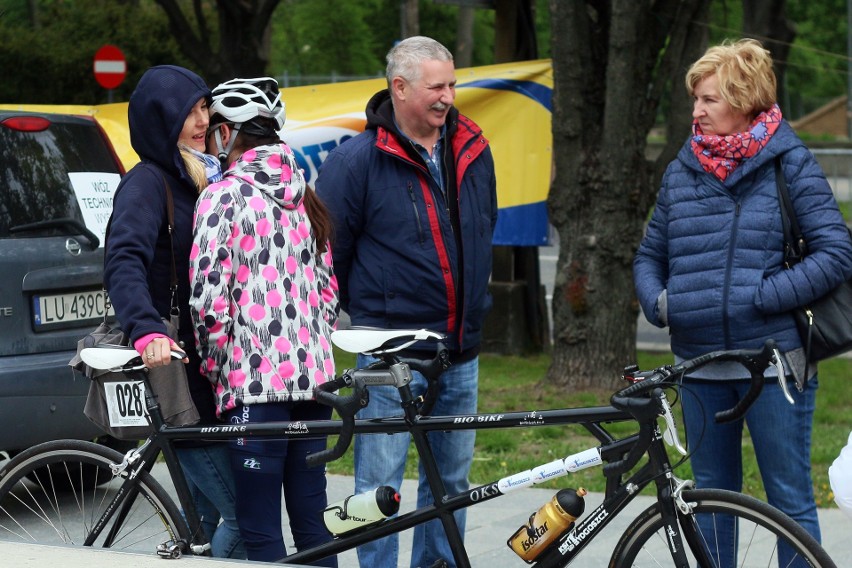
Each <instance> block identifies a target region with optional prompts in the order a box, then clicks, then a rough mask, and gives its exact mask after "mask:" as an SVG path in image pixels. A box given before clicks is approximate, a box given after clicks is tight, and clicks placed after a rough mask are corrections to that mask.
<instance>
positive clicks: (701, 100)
mask: <svg viewBox="0 0 852 568" xmlns="http://www.w3.org/2000/svg"><path fill="white" fill-rule="evenodd" d="M686 84H687V89H688V91H689V93H690V94H691V95H692V97H693V99H694V107H693V113H692V116H693V118H694V122H693V136H691V137H690V138H689V139H688V140H687V141H686V143H685V144H684V146H683V148H682V149H681V150H680V153H679V154H678V156H677V158H676V159H675V160H674V161H673V162H672V163H671V164H670V165H669V167H668V169H667V170H666V173H665V176H664V177H663V183H662V187H661V188H660V192H659V195H658V198H657V204H656V208H655V210H654V213H653V216H652V218H651V221H650V223H649V225H648V229H647V233H646V235H645V237H644V239H643V240H642V243H641V245H640V247H639V250H638V253H637V255H636V259H635V263H634V278H635V283H636V292H637V294H638V297H639V301H640V303H641V305H642V310H643V312H644V313H645V317H646V318H647V319H648V321H650V322H651V323H653V324H654V325H656V326H658V327H664V326H666V325H668V326H669V330H670V333H671V348H672V352H673V353H674V355H675V358H676V360H678V361H680V360H683V359H687V358H691V357H695V356H698V355H701V354H703V353H707V352H710V351H715V350H725V349H753V348H760V347H761V346H762V345H763V344H764V342H765V341H766V340H767V339H770V338H771V339H774V340H775V341H776V342H777V343H778V346H779V348H780V350H781V351H782V352H783V353H784V355H785V357H786V361H787V363H788V365H787V367H789V368H790V369H789V370H788V373H790V374H789V375H788V377H787V379H786V380H788V381H790V384H791V385H794V384H795V383H794V382H793V381H792V377H799V378H800V380H805V381H806V382H805V385H804V388H803V389H802V390H801V391H800V390H798V389H796V388H794V387H791V389H790V390H791V391H792V394H793V397H794V398H795V405H793V406H791V405H790V404H788V403H787V402H786V401H785V400H784V397H783V395H782V392H781V388H780V386H779V385H778V384H777V382H776V381H775V380H772V381H767V384H766V388H765V389H764V391H763V394H762V395H761V396H760V397H759V398H758V400H757V402H756V404H755V405H754V407H753V408H752V409H751V410H750V411H749V413H748V414H747V415H746V417H745V423H746V424H748V428H749V433H750V435H751V438H752V441H753V444H754V451H755V454H756V456H757V461H758V466H759V467H760V472H761V476H762V478H763V484H764V487H765V489H766V494H767V498H768V500H769V502H770V503H771V504H772V505H774V506H776V507H778V508H779V509H781V510H782V511H784V512H785V513H787V514H788V515H790V516H791V517H793V518H794V519H796V520H797V521H798V522H799V523H800V524H801V525H802V526H803V527H805V528H806V529H807V530H808V532H810V533H811V534H812V535H813V536H815V537H816V538H817V539H819V536H820V532H819V524H818V520H817V512H816V504H815V502H814V497H813V487H812V482H811V468H810V454H811V452H810V450H811V424H812V421H813V410H814V400H815V396H816V389H817V384H818V383H817V377H816V365H814V364H811V365H808V364H806V362H805V356H804V350H803V348H802V343H801V340H800V338H799V334H798V332H797V329H796V325H795V322H794V320H793V316H792V310H794V309H795V308H797V307H799V306H802V305H805V304H807V303H808V302H811V301H813V300H815V299H817V298H819V297H821V296H823V295H825V294H826V293H828V292H829V291H830V290H831V289H833V288H835V287H836V286H837V285H839V284H840V283H841V282H842V281H844V280H845V279H848V278H850V276H852V243H850V239H849V234H848V232H847V229H846V225H845V224H844V221H843V218H842V217H841V214H840V211H839V210H838V207H837V202H836V201H835V199H834V196H833V194H832V191H831V188H830V187H829V185H828V182H827V181H826V179H825V175H824V174H823V172H822V170H821V168H820V166H819V164H817V162H816V161H815V159H814V157H813V155H812V154H811V153H810V151H809V150H808V149H807V148H806V147H805V146H804V144H803V143H802V141H801V140H800V139H799V138H798V137H797V136H796V134H795V133H794V132H793V130H792V128H791V127H790V126H789V124H787V122H786V121H784V120H783V119H782V116H781V110H780V109H779V108H778V105H777V104H775V74H774V73H773V71H772V58H771V56H770V54H769V52H768V51H766V50H765V49H763V47H762V46H761V45H760V43H759V42H757V41H755V40H741V41H738V42H736V43H733V44H723V45H721V46H716V47H712V48H710V49H709V50H708V51H707V52H706V53H705V55H704V56H703V57H702V58H701V59H699V60H698V61H697V62H696V63H694V64H693V65H692V67H691V68H690V70H689V71H688V73H687V76H686ZM777 159H780V161H781V169H782V171H783V175H784V177H785V180H786V183H787V186H788V188H789V193H790V197H791V199H792V202H793V208H794V209H795V214H796V217H797V219H798V222H799V225H800V226H801V229H802V232H803V234H804V238H805V240H806V242H807V243H808V247H809V251H810V254H809V255H808V256H807V257H806V258H805V259H804V261H803V262H801V263H799V264H797V265H795V266H794V267H793V268H792V269H787V268H785V266H784V263H783V261H784V236H783V232H782V225H781V210H780V205H779V201H778V194H777V189H776V183H775V161H776V160H777ZM772 373H774V369H771V370H770V371H768V372H767V375H770V374H772ZM748 376H749V375H748V373H747V371H746V370H745V369H744V368H743V367H742V366H741V365H739V364H738V363H730V362H728V363H717V364H711V365H708V366H705V367H703V368H702V369H700V370H698V371H695V372H694V373H693V374H692V375H691V376H689V377H686V378H685V379H684V384H685V386H686V388H685V389H684V391H683V410H684V418H685V422H686V428H687V439H688V442H689V446H690V450H691V451H692V452H693V453H692V458H691V460H692V467H693V470H694V473H695V479H696V482H697V484H698V485H699V487H717V488H724V489H731V490H734V491H741V490H742V463H741V457H740V456H741V442H742V430H743V422H742V421H738V422H736V423H734V424H725V425H722V424H716V423H715V422H714V421H713V415H714V414H715V412H716V411H718V410H723V409H727V408H731V407H733V406H734V404H735V403H736V402H737V401H738V400H739V399H740V397H741V396H742V395H743V393H744V392H745V390H747V381H746V380H745V379H747V378H748ZM728 544H729V546H728V547H727V548H726V551H728V552H729V553H731V554H732V553H733V552H734V549H735V545H734V543H733V542H732V541H729V543H728ZM782 552H783V551H782ZM725 565H727V564H725ZM782 565H786V564H784V563H782Z"/></svg>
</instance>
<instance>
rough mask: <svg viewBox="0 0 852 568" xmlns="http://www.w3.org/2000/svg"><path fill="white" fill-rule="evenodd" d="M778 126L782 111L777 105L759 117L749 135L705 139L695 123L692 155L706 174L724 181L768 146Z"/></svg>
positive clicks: (713, 135) (712, 135)
mask: <svg viewBox="0 0 852 568" xmlns="http://www.w3.org/2000/svg"><path fill="white" fill-rule="evenodd" d="M779 124H781V109H780V108H779V107H778V105H777V104H776V105H772V108H770V109H769V110H767V111H765V112H762V113H760V114H759V115H757V117H756V118H755V119H754V121H753V122H752V123H751V126H749V128H748V130H747V131H746V132H737V133H736V134H729V135H727V136H717V135H715V134H706V135H705V134H704V133H703V132H702V131H701V127H700V126H699V125H698V121H697V120H696V121H694V122H693V123H692V132H693V136H692V151H693V152H695V155H696V156H697V157H698V161H699V162H700V163H701V167H703V168H704V170H705V171H706V172H707V173H710V174H713V175H714V176H716V177H717V178H719V179H720V180H721V181H725V178H727V177H728V175H729V174H730V173H731V172H733V171H734V170H735V169H736V168H737V166H739V165H740V163H741V162H742V161H743V160H745V159H746V158H751V157H752V156H754V155H755V154H757V153H758V152H759V151H760V150H761V148H763V147H764V146H766V143H767V142H769V139H770V138H772V135H773V134H775V131H776V130H778V125H779Z"/></svg>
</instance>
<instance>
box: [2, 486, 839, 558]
mask: <svg viewBox="0 0 852 568" xmlns="http://www.w3.org/2000/svg"><path fill="white" fill-rule="evenodd" d="M155 473H156V474H157V475H158V477H160V478H162V472H155ZM565 480H566V481H565V483H564V484H563V486H566V487H567V486H570V485H571V483H570V476H569V477H566V478H565ZM353 485H354V484H353V480H352V478H351V477H344V476H336V475H333V476H330V479H329V501H331V502H333V501H335V500H338V499H343V498H345V497H346V496H347V495H349V494H350V492H351V491H352V488H353ZM555 492H556V490H553V489H535V488H530V489H523V490H519V491H515V492H513V493H510V494H508V495H506V496H504V497H499V498H497V499H493V500H491V501H487V502H485V503H481V504H479V505H476V506H474V507H472V508H469V509H468V521H467V525H468V526H467V535H466V537H465V542H466V545H467V549H468V554H469V556H470V559H471V563H472V565H473V566H474V567H487V568H520V567H521V566H525V565H526V564H525V563H524V562H523V561H522V560H521V559H520V558H518V557H517V556H516V555H515V554H514V553H513V552H512V551H511V550H509V548H508V546H506V540H507V539H508V538H509V537H510V536H511V535H512V534H513V533H514V532H515V530H517V528H518V527H519V526H520V525H521V524H522V523H524V522H525V521H526V520H527V519H528V518H529V516H530V514H531V513H533V512H534V511H536V510H537V509H538V507H540V506H541V505H542V504H543V503H545V502H547V501H548V500H549V499H550V498H551V497H552V496H553V494H554V493H555ZM400 493H401V495H402V511H403V512H405V511H408V510H411V508H412V506H413V503H414V501H415V500H416V483H415V482H414V481H412V480H406V481H405V482H404V483H403V486H402V490H401V491H400ZM601 499H602V496H601V495H600V494H596V493H591V494H589V495H587V496H586V511H587V512H588V511H590V510H592V509H593V508H594V507H596V506H597V505H598V504H599V503H600V501H601ZM651 499H652V498H651V497H638V498H637V499H636V501H634V502H633V503H632V504H631V505H630V506H629V507H628V508H627V509H626V510H625V511H624V512H623V513H622V514H620V515H619V516H618V517H617V518H616V519H615V520H613V521H612V523H611V524H610V525H609V526H608V527H607V528H606V529H605V530H604V532H602V533H601V535H600V536H599V537H598V538H597V539H595V541H594V542H593V543H592V544H591V545H590V547H589V548H588V549H587V550H585V551H583V553H582V554H581V555H580V556H578V557H577V560H575V562H574V564H573V565H572V567H573V566H577V567H581V568H597V567H600V566H606V563H607V561H608V560H609V557H610V554H611V553H612V549H613V547H614V546H615V543H616V541H617V539H618V537H619V535H620V534H621V533H622V532H623V530H624V529H625V527H626V526H627V524H628V523H629V522H630V521H631V520H632V519H633V518H634V517H635V516H636V514H638V513H639V511H641V510H643V509H645V507H647V506H648V505H649V504H650V502H651ZM819 515H820V525H821V526H822V530H823V545H824V547H825V549H826V550H827V551H828V553H829V554H830V555H831V556H832V558H833V559H834V561H835V562H836V563H837V565H838V566H840V567H843V566H848V564H846V562H847V561H848V560H847V559H849V558H852V538H850V536H852V520H850V519H848V518H846V517H845V516H844V515H843V513H841V512H840V511H839V510H838V509H820V511H819ZM282 524H283V526H284V527H285V535H286V536H285V539H286V542H287V546H288V549H292V542H293V541H292V538H291V537H290V535H289V532H288V531H287V529H286V527H287V520H286V519H284V522H283V523H282ZM410 533H411V531H406V532H405V533H402V534H401V536H400V564H399V565H400V566H401V567H407V566H408V559H409V556H410V553H411V534H410ZM0 558H2V559H3V560H2V562H0V565H2V566H9V567H15V568H41V567H44V566H63V568H113V567H115V566H126V567H129V568H130V567H132V568H149V567H150V568H155V567H156V568H169V566H180V565H185V564H187V563H190V562H194V563H198V562H202V563H203V562H206V564H191V566H197V567H198V568H201V566H211V567H212V566H222V568H226V567H227V566H232V567H236V566H259V565H266V566H268V564H261V563H255V562H238V561H230V560H208V559H201V558H190V557H184V558H182V559H180V560H176V561H175V560H162V559H160V558H157V557H156V556H154V555H153V554H151V555H137V554H125V553H120V552H112V551H105V550H89V549H79V548H64V547H45V546H36V545H11V544H8V543H3V542H0ZM338 559H339V565H340V568H357V567H358V561H357V557H356V555H355V553H354V552H346V553H343V554H341V555H339V556H338ZM176 563H178V564H176Z"/></svg>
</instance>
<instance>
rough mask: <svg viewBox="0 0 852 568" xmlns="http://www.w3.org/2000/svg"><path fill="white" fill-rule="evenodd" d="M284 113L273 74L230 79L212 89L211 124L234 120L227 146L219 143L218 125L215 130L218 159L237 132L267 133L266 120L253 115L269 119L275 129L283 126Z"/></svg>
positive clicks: (230, 144)
mask: <svg viewBox="0 0 852 568" xmlns="http://www.w3.org/2000/svg"><path fill="white" fill-rule="evenodd" d="M285 116H286V113H285V108H284V101H282V100H281V91H279V90H278V81H276V80H275V79H273V78H272V77H258V78H254V79H231V80H230V81H225V82H224V83H222V84H220V85H218V86H217V87H216V88H214V89H213V102H212V103H211V105H210V122H211V126H213V127H215V125H216V124H219V123H223V122H227V123H231V124H233V129H234V135H233V136H231V139H230V140H229V141H228V145H227V147H223V145H222V137H221V133H220V131H219V129H218V128H217V129H216V130H215V140H216V147H217V150H218V156H219V159H220V160H222V161H224V160H225V159H226V158H227V156H228V154H229V153H230V152H231V149H232V148H233V147H234V142H235V140H236V135H237V132H239V131H241V130H242V131H243V132H246V133H247V134H254V135H260V136H263V135H269V134H274V132H271V131H270V128H269V122H268V121H267V120H263V121H255V120H254V119H256V118H262V119H271V120H272V123H273V124H274V125H275V130H276V131H277V130H281V127H283V126H284V119H285Z"/></svg>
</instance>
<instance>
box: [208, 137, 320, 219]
mask: <svg viewBox="0 0 852 568" xmlns="http://www.w3.org/2000/svg"><path fill="white" fill-rule="evenodd" d="M234 178H239V180H240V181H242V182H243V183H247V184H249V185H251V186H252V187H254V188H255V189H257V190H258V191H260V192H262V193H264V194H266V195H267V196H269V198H270V199H272V201H274V202H275V203H277V204H278V205H280V206H281V207H282V208H284V209H296V208H298V207H299V206H300V205H302V202H303V201H304V199H305V187H306V184H305V177H304V175H303V173H302V170H301V169H300V168H299V166H298V165H296V159H295V158H294V156H293V151H292V150H290V148H289V147H288V146H287V145H286V144H284V143H281V144H270V145H267V146H258V147H257V148H253V149H251V150H248V151H246V152H245V153H243V155H242V156H240V157H239V158H237V161H236V162H234V163H233V164H231V167H230V168H228V171H226V172H225V179H224V181H223V182H220V183H228V182H229V181H231V180H232V179H234Z"/></svg>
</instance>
